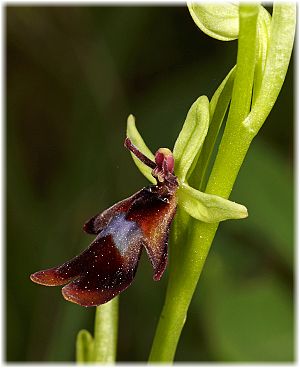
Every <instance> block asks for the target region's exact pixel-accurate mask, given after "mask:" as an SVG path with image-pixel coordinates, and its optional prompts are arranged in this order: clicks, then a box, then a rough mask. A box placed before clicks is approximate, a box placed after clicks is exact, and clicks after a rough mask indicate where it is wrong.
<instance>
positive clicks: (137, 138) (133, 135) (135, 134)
mask: <svg viewBox="0 0 300 368" xmlns="http://www.w3.org/2000/svg"><path fill="white" fill-rule="evenodd" d="M126 133H127V137H128V138H130V139H131V142H132V143H133V144H134V145H135V146H136V147H137V148H138V149H139V150H140V151H141V152H142V153H143V154H144V155H145V156H147V157H148V158H150V159H151V160H154V155H153V153H152V152H151V151H150V149H149V148H148V147H147V145H146V143H145V142H144V140H143V138H142V137H141V135H140V133H139V131H138V130H137V128H136V126H135V118H134V116H133V115H129V116H128V119H127V132H126ZM131 157H132V158H133V161H134V163H135V164H136V166H137V167H138V169H139V170H140V172H141V173H142V174H143V175H144V176H145V177H146V178H147V179H148V180H149V181H150V182H151V183H153V184H156V180H155V179H154V177H153V176H152V174H151V171H152V170H151V168H150V167H148V166H146V165H145V164H144V163H143V162H141V161H140V160H139V159H138V158H137V157H135V155H134V154H133V153H131Z"/></svg>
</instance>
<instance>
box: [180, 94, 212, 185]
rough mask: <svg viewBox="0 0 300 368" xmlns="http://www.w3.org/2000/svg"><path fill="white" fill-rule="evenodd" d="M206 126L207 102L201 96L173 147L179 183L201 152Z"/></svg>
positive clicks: (207, 118)
mask: <svg viewBox="0 0 300 368" xmlns="http://www.w3.org/2000/svg"><path fill="white" fill-rule="evenodd" d="M208 125H209V101H208V98H207V97H206V96H201V97H199V98H198V99H197V100H196V101H195V102H194V103H193V105H192V106H191V108H190V110H189V112H188V114H187V117H186V119H185V122H184V125H183V128H182V130H181V132H180V133H179V136H178V138H177V140H176V142H175V145H174V150H173V155H174V159H175V174H176V175H177V177H178V178H179V179H180V180H181V181H184V180H185V177H186V175H187V173H188V171H189V169H190V167H191V165H192V164H193V161H194V160H195V158H196V157H197V155H199V153H200V152H201V148H202V145H203V142H204V139H205V137H206V134H207V130H208Z"/></svg>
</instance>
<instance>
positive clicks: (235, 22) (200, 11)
mask: <svg viewBox="0 0 300 368" xmlns="http://www.w3.org/2000/svg"><path fill="white" fill-rule="evenodd" d="M188 9H189V12H190V14H191V16H192V18H193V20H194V22H195V23H196V25H197V26H198V27H199V28H200V29H201V31H202V32H204V33H205V34H207V35H208V36H210V37H213V38H215V39H217V40H220V41H232V40H235V39H236V38H238V36H239V7H238V5H235V4H231V3H229V2H227V3H226V2H224V3H216V4H209V3H194V2H191V1H188Z"/></svg>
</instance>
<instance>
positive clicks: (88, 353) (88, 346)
mask: <svg viewBox="0 0 300 368" xmlns="http://www.w3.org/2000/svg"><path fill="white" fill-rule="evenodd" d="M93 350H94V340H93V337H92V335H91V334H90V333H89V332H88V331H87V330H80V331H79V332H78V334H77V339H76V362H77V363H88V362H92V361H93Z"/></svg>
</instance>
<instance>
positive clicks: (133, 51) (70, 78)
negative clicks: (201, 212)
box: [5, 6, 294, 362]
mask: <svg viewBox="0 0 300 368" xmlns="http://www.w3.org/2000/svg"><path fill="white" fill-rule="evenodd" d="M5 13H6V116H7V125H6V152H7V154H6V159H7V171H6V173H7V184H6V194H7V195H6V197H7V206H6V209H7V215H6V219H7V220H6V224H7V232H6V241H7V248H6V256H7V268H6V271H7V272H6V275H7V276H6V283H7V287H6V291H7V293H6V331H7V339H6V350H7V356H6V357H7V360H8V361H16V362H17V361H27V362H28V361H45V362H46V361H48V362H55V361H74V353H75V350H74V346H75V337H76V334H77V332H78V330H79V329H81V328H87V329H89V330H90V331H92V330H93V319H94V312H95V310H94V308H88V309H86V308H82V307H79V306H77V305H75V304H72V303H68V302H66V301H64V299H63V298H62V296H61V291H60V288H59V287H58V288H46V287H42V286H38V285H35V284H33V283H32V282H31V281H30V280H29V275H30V274H31V273H32V272H34V271H37V270H40V269H43V268H48V267H51V266H55V265H57V264H60V263H62V262H64V261H65V260H67V259H69V258H71V257H72V256H74V255H75V254H76V253H79V252H80V250H81V249H83V248H85V247H86V246H87V245H88V244H89V242H90V241H91V239H92V238H91V237H89V236H88V235H86V234H84V233H83V231H82V230H81V227H82V224H83V223H84V222H85V221H86V220H87V219H88V218H89V217H91V216H92V215H94V214H95V213H97V212H98V211H99V210H103V209H105V208H106V207H108V206H110V205H112V204H113V203H115V202H116V201H119V200H121V199H123V198H125V197H127V196H129V195H131V194H132V193H134V192H135V191H137V190H138V189H140V188H141V187H143V186H145V185H146V184H147V183H146V180H145V179H144V178H143V177H142V175H141V174H140V173H139V172H138V170H137V169H136V167H135V165H134V164H133V162H132V160H131V158H130V155H129V153H128V152H127V151H126V150H125V149H124V148H123V140H124V137H125V128H126V118H127V116H128V115H129V114H130V113H133V114H134V115H135V116H136V120H137V125H138V129H139V130H140V132H141V133H142V135H143V137H144V139H145V141H146V142H147V143H148V145H149V146H150V148H151V149H152V151H155V150H156V149H157V148H158V147H161V146H164V147H170V148H172V147H173V144H174V141H175V139H176V136H177V135H178V133H179V131H180V128H181V126H182V123H183V121H184V119H185V116H186V113H187V111H188V109H189V107H190V106H191V104H192V103H193V102H194V101H195V100H196V98H197V97H198V96H200V95H203V94H205V95H207V96H208V97H209V98H211V96H212V94H213V92H214V90H215V89H216V88H217V86H218V85H219V84H220V82H221V81H222V79H223V78H224V77H225V75H226V74H227V72H228V71H229V70H230V68H231V67H232V66H233V65H234V64H235V58H236V48H237V43H236V42H220V41H217V40H214V39H211V38H209V37H208V36H206V35H204V34H203V33H201V32H200V30H198V28H197V27H196V26H195V24H194V23H193V21H192V19H191V17H190V15H189V13H188V11H187V8H186V7H184V6H170V7H163V6H160V7H154V6H137V7H104V6H89V7H64V6H60V7H41V6H35V7H25V6H7V7H6V8H5ZM293 190H294V187H293V67H292V65H290V68H289V71H288V74H287V79H286V82H285V84H284V87H283V89H282V91H281V93H280V96H279V99H278V101H277V103H276V105H275V107H274V108H273V110H272V112H271V114H270V116H269V118H268V120H267V122H266V123H265V125H264V126H263V128H262V129H261V132H260V134H259V136H258V137H257V138H256V139H255V141H254V143H253V145H252V146H251V149H250V151H249V153H248V156H247V159H246V161H245V164H244V166H243V168H242V170H241V172H240V175H239V177H238V180H237V182H236V186H235V189H234V191H233V193H232V196H231V199H233V200H235V201H237V202H239V203H243V204H245V205H246V206H247V208H248V211H249V218H248V219H246V220H242V221H227V222H225V223H222V224H221V226H220V228H219V232H218V234H217V236H216V238H215V241H214V244H213V247H212V250H211V252H210V254H209V257H208V260H207V263H206V265H205V268H204V271H203V274H202V277H201V279H200V283H199V285H198V288H197V290H196V293H195V295H194V298H193V301H192V304H191V307H190V310H189V313H188V319H187V322H186V325H185V327H184V330H183V334H182V336H181V339H180V343H179V346H178V350H177V354H176V361H219V362H235V361H236V362H277V361H278V362H283V361H292V360H293V359H294V306H293V295H294V291H293V277H294V276H293V241H294V235H293V231H294V229H293V221H294V219H293V211H294V209H293ZM182 277H184V275H182ZM166 278H167V277H166V275H165V276H164V278H163V280H162V281H161V282H159V283H155V282H153V281H152V270H151V267H150V265H149V261H148V260H147V259H146V257H145V256H143V257H142V260H141V262H140V266H139V269H138V272H137V275H136V279H135V282H134V284H133V285H132V287H130V288H129V289H128V290H127V291H126V292H124V293H123V294H122V295H121V298H120V326H119V345H118V360H119V361H145V360H146V359H147V356H148V353H149V351H150V346H151V341H152V338H153V334H154V331H155V326H156V323H157V321H158V318H159V313H160V310H161V308H162V304H163V300H164V293H165V287H166Z"/></svg>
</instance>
